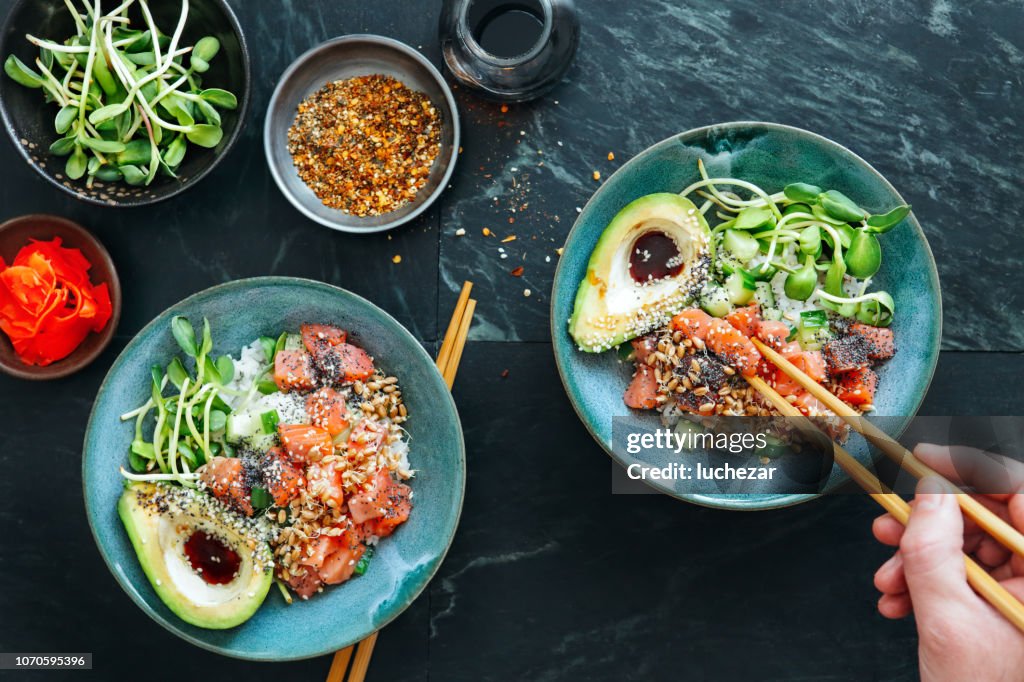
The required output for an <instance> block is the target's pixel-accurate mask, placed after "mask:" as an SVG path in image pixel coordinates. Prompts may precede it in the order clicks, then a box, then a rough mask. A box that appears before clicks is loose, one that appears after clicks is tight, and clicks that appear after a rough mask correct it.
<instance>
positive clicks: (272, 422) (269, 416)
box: [260, 410, 281, 433]
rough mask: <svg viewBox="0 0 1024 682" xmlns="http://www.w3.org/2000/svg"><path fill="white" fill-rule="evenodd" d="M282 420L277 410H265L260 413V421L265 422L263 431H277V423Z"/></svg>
mask: <svg viewBox="0 0 1024 682" xmlns="http://www.w3.org/2000/svg"><path fill="white" fill-rule="evenodd" d="M280 421H281V417H280V415H278V414H277V410H271V411H270V412H264V413H263V414H261V415H260V422H261V423H262V424H263V433H276V432H277V424H278V422H280Z"/></svg>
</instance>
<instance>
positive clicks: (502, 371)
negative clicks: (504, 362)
mask: <svg viewBox="0 0 1024 682" xmlns="http://www.w3.org/2000/svg"><path fill="white" fill-rule="evenodd" d="M501 378H502V379H508V370H507V369H503V370H501Z"/></svg>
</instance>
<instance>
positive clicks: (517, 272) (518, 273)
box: [511, 265, 523, 277]
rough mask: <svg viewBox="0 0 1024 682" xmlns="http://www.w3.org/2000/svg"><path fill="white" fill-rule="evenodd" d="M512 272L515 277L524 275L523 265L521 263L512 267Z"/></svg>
mask: <svg viewBox="0 0 1024 682" xmlns="http://www.w3.org/2000/svg"><path fill="white" fill-rule="evenodd" d="M511 274H512V276H513V277H522V276H523V266H522V265H520V266H519V267H515V268H512V273H511Z"/></svg>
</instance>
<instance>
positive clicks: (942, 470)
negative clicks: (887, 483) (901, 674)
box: [872, 444, 1024, 682]
mask: <svg viewBox="0 0 1024 682" xmlns="http://www.w3.org/2000/svg"><path fill="white" fill-rule="evenodd" d="M914 454H915V455H917V457H918V458H919V459H921V461H923V462H924V463H925V464H927V465H928V466H929V467H931V468H932V469H933V470H935V471H936V472H938V473H939V474H941V475H943V476H945V477H946V478H947V479H949V480H950V481H953V482H955V483H963V481H962V480H961V477H960V476H959V475H958V474H957V471H956V469H955V468H954V466H953V461H954V459H953V454H952V453H951V451H950V448H948V447H944V446H938V445H929V444H921V445H918V446H917V447H916V448H915V449H914ZM957 461H962V460H961V459H959V458H958V460H957ZM1003 464H1004V465H1005V467H1006V475H1007V476H1008V481H1007V483H1008V487H1007V488H1005V489H1007V490H1012V491H1014V492H1008V493H1001V494H991V495H978V496H976V497H977V499H978V500H979V501H980V502H981V503H982V504H984V505H985V506H986V507H988V508H989V509H991V510H992V511H994V512H995V513H997V514H998V515H999V516H1000V517H1002V518H1003V519H1005V520H1007V521H1008V522H1009V523H1010V524H1011V525H1013V526H1014V527H1015V528H1017V529H1024V494H1022V492H1021V491H1024V466H1022V465H1021V464H1020V463H1018V462H1013V461H1009V460H1007V461H1005V462H1003ZM965 477H967V478H970V476H969V475H967V476H965ZM943 491H946V492H943ZM912 504H913V512H912V513H911V515H910V521H909V523H908V524H907V526H906V527H904V526H903V525H902V524H901V523H900V522H899V521H897V520H896V519H894V518H893V517H892V516H890V515H889V514H884V515H882V516H879V517H878V518H877V519H875V522H874V524H873V526H872V531H873V532H874V534H875V537H876V538H877V539H878V540H879V542H882V543H884V544H886V545H889V546H891V547H897V548H898V549H897V551H896V553H895V554H893V556H892V558H891V559H889V560H888V561H886V562H885V563H884V564H882V566H881V568H879V569H878V571H877V572H876V573H875V587H877V588H878V589H879V591H881V592H882V597H881V598H880V599H879V600H878V611H879V613H881V614H882V615H883V616H885V617H886V618H904V617H906V616H908V615H910V613H911V612H913V614H914V617H915V619H916V621H917V632H918V660H919V664H920V673H921V679H922V680H924V681H925V682H946V681H947V680H948V681H949V682H963V681H964V680H985V681H986V682H998V681H1000V680H1007V681H1009V680H1020V679H1022V677H1024V635H1022V634H1021V632H1020V631H1019V630H1018V629H1017V628H1016V627H1015V626H1013V625H1012V624H1010V623H1009V622H1008V621H1007V620H1006V619H1005V618H1004V617H1003V616H1002V615H1001V614H1000V613H999V612H998V611H996V610H995V609H994V608H993V607H992V606H990V605H989V604H988V602H986V601H985V600H984V599H982V598H981V597H979V596H978V595H977V594H975V593H974V591H973V590H972V589H971V588H970V586H969V585H968V584H967V572H966V568H965V566H964V560H963V556H962V554H963V553H967V554H969V555H971V556H973V557H974V559H975V560H976V561H977V562H978V563H979V564H981V565H982V566H983V567H984V568H985V569H987V570H988V571H989V572H990V573H991V574H992V576H993V577H994V578H996V579H997V580H999V581H1000V583H1002V585H1003V587H1005V588H1006V589H1007V591H1009V592H1010V594H1012V595H1014V596H1015V597H1016V598H1017V599H1022V600H1024V559H1022V558H1021V557H1019V556H1016V555H1013V554H1012V553H1011V552H1010V551H1009V550H1007V549H1006V548H1004V547H1003V546H1002V545H1000V544H999V543H998V542H996V541H995V540H994V539H993V538H991V537H990V536H989V535H988V534H986V533H985V532H984V531H983V530H981V529H980V528H978V527H977V525H976V524H975V523H974V522H973V521H971V520H970V519H964V517H963V516H962V515H961V512H960V506H959V505H958V504H957V501H956V497H955V496H954V495H952V494H950V493H949V492H948V487H944V485H943V482H942V481H941V480H940V479H938V478H936V477H926V478H924V479H922V480H921V481H920V483H919V484H918V486H917V495H916V497H915V498H914V502H913V503H912Z"/></svg>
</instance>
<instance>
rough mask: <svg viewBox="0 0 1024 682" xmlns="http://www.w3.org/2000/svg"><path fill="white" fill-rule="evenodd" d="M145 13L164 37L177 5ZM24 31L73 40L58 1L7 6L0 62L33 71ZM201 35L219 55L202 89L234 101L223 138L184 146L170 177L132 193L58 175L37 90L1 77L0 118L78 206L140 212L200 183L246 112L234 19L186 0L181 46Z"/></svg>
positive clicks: (246, 80) (212, 2)
mask: <svg viewBox="0 0 1024 682" xmlns="http://www.w3.org/2000/svg"><path fill="white" fill-rule="evenodd" d="M138 7H139V6H138V4H136V5H135V6H134V7H133V8H132V10H131V11H130V12H131V14H130V16H131V17H132V25H133V26H135V25H141V21H142V17H141V10H140V9H139V8H138ZM150 10H151V11H152V13H153V19H154V21H155V23H156V25H157V26H158V27H159V28H161V29H162V30H163V31H165V32H171V31H173V30H174V27H175V25H176V24H177V22H178V17H179V14H180V12H181V3H180V1H175V0H161V2H153V3H150ZM134 13H139V15H138V16H136V15H135V14H134ZM136 22H139V23H138V24H137V23H136ZM26 33H31V34H32V35H35V36H38V37H40V38H45V39H47V40H53V41H54V42H63V41H64V40H65V39H66V38H68V37H70V36H71V35H73V34H74V22H73V19H72V17H71V14H70V12H68V10H67V7H65V5H64V3H63V2H62V0H14V2H13V3H12V5H11V7H10V10H8V12H7V17H6V18H5V19H4V23H3V30H2V32H0V60H6V59H7V55H9V54H14V55H16V56H17V57H18V58H19V59H21V60H22V61H23V62H25V63H26V64H28V65H29V66H31V67H32V68H33V70H35V66H34V64H35V60H36V58H37V57H38V56H39V51H38V48H36V47H35V46H34V45H32V44H31V43H29V42H28V41H27V40H26V39H25V34H26ZM207 35H212V36H214V37H216V38H217V39H218V40H219V41H220V52H219V53H218V54H217V56H216V57H215V58H214V59H213V61H211V62H210V70H209V71H207V72H206V73H204V74H203V85H204V87H219V88H224V89H226V90H230V91H231V92H232V93H234V94H235V96H236V97H238V108H237V109H235V110H234V111H221V118H222V127H223V129H224V139H223V140H221V142H220V144H219V145H217V147H216V148H213V149H204V148H203V147H199V146H196V145H194V144H190V145H189V147H188V153H187V154H186V156H185V160H184V162H182V165H181V167H180V169H179V171H178V178H177V179H174V178H170V177H167V176H165V175H158V176H157V178H156V179H155V180H153V183H152V184H151V185H149V186H148V187H131V186H129V185H127V184H125V183H123V182H118V183H100V182H97V183H96V184H95V185H94V187H93V188H92V189H89V188H87V187H86V184H85V179H84V178H82V179H81V180H71V179H69V178H67V177H66V176H65V175H64V163H65V159H63V158H59V157H56V156H53V155H51V154H50V153H49V151H48V150H49V147H50V145H51V144H52V143H53V142H54V141H55V140H56V139H57V138H58V135H57V133H56V132H55V131H54V128H53V121H54V117H55V116H56V114H57V111H58V106H57V105H56V104H54V103H52V102H51V103H47V102H45V101H44V100H43V94H42V92H41V91H40V90H33V89H29V88H26V87H24V86H22V85H19V84H18V83H16V82H14V81H13V80H11V79H10V78H9V77H8V76H7V75H6V74H0V115H2V116H3V122H4V128H5V129H6V130H7V134H8V135H10V137H11V141H12V142H13V143H14V146H15V147H16V148H17V150H18V152H20V153H21V155H22V156H23V157H25V160H26V161H27V162H28V163H29V165H30V166H32V167H33V168H34V169H36V171H38V172H39V174H40V175H42V176H43V177H44V178H46V179H47V180H48V181H49V182H51V183H52V184H54V185H55V186H57V187H59V188H60V189H62V190H64V191H65V192H68V193H69V194H72V195H74V196H76V197H78V198H80V199H82V200H83V201H88V202H90V203H94V204H100V205H104V206H141V205H144V204H152V203H155V202H157V201H161V200H163V199H167V198H169V197H172V196H174V195H176V194H178V193H180V192H183V191H184V190H185V189H186V188H187V187H190V186H192V185H194V184H195V183H196V182H198V181H199V180H201V179H202V178H203V177H204V176H205V175H206V174H207V173H209V172H210V171H211V170H212V169H213V168H214V166H216V165H217V164H218V163H219V162H220V160H221V159H222V158H224V156H225V155H226V154H227V153H228V152H229V151H230V150H231V148H232V147H233V146H234V144H235V142H236V140H237V139H238V136H239V133H240V132H241V130H242V125H243V123H244V121H245V115H246V112H247V111H248V108H249V90H250V80H251V79H250V73H249V51H248V49H247V48H246V45H245V38H244V37H243V36H242V29H241V27H240V26H239V25H238V20H237V19H236V18H235V15H234V13H233V12H232V11H231V8H230V7H229V6H228V3H227V2H226V1H225V0H190V1H189V12H188V20H187V23H186V25H185V30H184V33H183V35H182V38H181V41H182V42H181V44H182V45H194V44H195V42H196V41H197V40H199V39H200V38H202V37H203V36H207Z"/></svg>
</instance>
